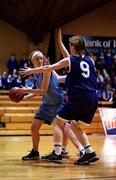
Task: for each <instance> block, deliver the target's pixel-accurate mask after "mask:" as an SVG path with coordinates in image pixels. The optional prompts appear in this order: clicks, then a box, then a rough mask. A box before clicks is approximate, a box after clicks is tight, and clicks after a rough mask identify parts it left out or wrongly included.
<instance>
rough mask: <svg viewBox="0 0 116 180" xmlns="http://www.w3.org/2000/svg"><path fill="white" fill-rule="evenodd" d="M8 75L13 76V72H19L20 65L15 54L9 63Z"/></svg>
mask: <svg viewBox="0 0 116 180" xmlns="http://www.w3.org/2000/svg"><path fill="white" fill-rule="evenodd" d="M7 68H8V74H13V70H14V69H17V70H18V63H17V60H16V55H15V54H14V53H13V54H11V57H10V58H9V59H8V62H7Z"/></svg>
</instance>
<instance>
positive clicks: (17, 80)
mask: <svg viewBox="0 0 116 180" xmlns="http://www.w3.org/2000/svg"><path fill="white" fill-rule="evenodd" d="M22 86H23V84H22V77H21V76H20V75H18V77H17V78H15V79H13V87H22Z"/></svg>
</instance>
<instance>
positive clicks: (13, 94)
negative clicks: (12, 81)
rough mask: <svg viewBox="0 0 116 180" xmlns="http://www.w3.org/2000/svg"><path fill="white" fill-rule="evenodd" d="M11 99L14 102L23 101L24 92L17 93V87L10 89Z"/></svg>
mask: <svg viewBox="0 0 116 180" xmlns="http://www.w3.org/2000/svg"><path fill="white" fill-rule="evenodd" d="M8 95H9V99H10V100H11V101H13V102H15V103H19V102H20V101H22V100H23V98H24V95H23V94H20V95H19V94H18V93H17V91H16V89H15V88H13V89H11V90H10V91H9V94H8Z"/></svg>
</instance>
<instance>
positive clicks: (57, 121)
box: [52, 117, 66, 128]
mask: <svg viewBox="0 0 116 180" xmlns="http://www.w3.org/2000/svg"><path fill="white" fill-rule="evenodd" d="M65 123H66V122H65V121H63V120H61V119H58V118H57V117H56V118H54V120H53V122H52V125H53V126H59V127H60V128H63V127H64V125H65Z"/></svg>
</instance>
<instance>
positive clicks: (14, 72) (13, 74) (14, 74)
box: [12, 69, 18, 79]
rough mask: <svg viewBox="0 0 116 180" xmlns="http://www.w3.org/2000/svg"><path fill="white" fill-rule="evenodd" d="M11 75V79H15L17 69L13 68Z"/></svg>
mask: <svg viewBox="0 0 116 180" xmlns="http://www.w3.org/2000/svg"><path fill="white" fill-rule="evenodd" d="M12 77H13V79H16V78H17V77H18V71H17V69H14V70H13V73H12Z"/></svg>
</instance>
